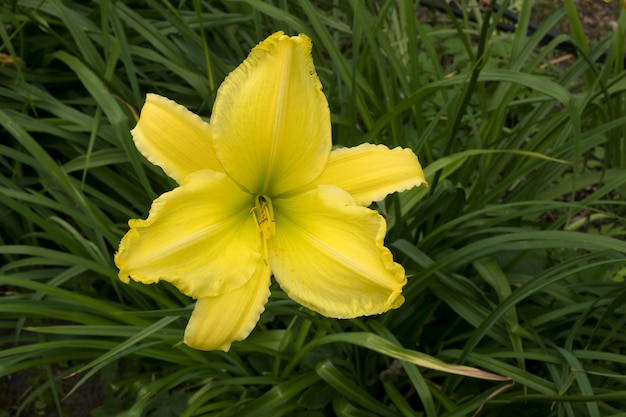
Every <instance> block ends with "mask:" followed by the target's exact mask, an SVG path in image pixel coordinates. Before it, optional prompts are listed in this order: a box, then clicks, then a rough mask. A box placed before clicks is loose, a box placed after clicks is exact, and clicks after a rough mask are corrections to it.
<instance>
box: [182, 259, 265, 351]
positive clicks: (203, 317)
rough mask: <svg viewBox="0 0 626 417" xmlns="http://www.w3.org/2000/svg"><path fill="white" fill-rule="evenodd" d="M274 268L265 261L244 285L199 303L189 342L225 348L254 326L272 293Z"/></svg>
mask: <svg viewBox="0 0 626 417" xmlns="http://www.w3.org/2000/svg"><path fill="white" fill-rule="evenodd" d="M269 288H270V269H269V266H268V265H267V264H266V263H265V262H260V263H259V264H258V269H257V271H256V272H255V273H254V275H253V276H252V278H250V279H249V280H248V282H246V283H245V284H244V285H242V286H241V287H239V288H237V289H236V290H233V291H231V292H228V293H225V294H222V295H219V296H217V297H203V298H199V299H198V301H197V302H196V307H195V308H194V310H193V313H192V314H191V318H190V319H189V324H187V328H186V329H185V339H184V340H185V344H186V345H188V346H189V347H192V348H194V349H201V350H223V351H225V352H228V350H229V349H230V344H231V343H232V342H234V341H236V340H243V339H245V338H246V337H248V335H249V334H250V332H251V331H252V330H253V329H254V326H255V325H256V323H257V321H259V317H260V316H261V313H263V311H264V310H265V303H267V299H268V298H269V296H270V289H269Z"/></svg>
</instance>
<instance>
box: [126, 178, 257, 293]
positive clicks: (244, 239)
mask: <svg viewBox="0 0 626 417" xmlns="http://www.w3.org/2000/svg"><path fill="white" fill-rule="evenodd" d="M253 203H254V200H253V199H252V197H251V196H250V195H249V194H246V193H244V192H243V191H241V189H239V188H238V187H237V186H236V185H235V184H234V183H233V181H232V180H231V179H230V178H229V177H228V176H227V175H225V174H223V173H219V172H214V171H197V172H195V173H193V174H190V175H188V176H187V177H185V180H184V181H183V183H182V184H181V186H180V187H178V188H176V189H174V190H173V191H170V192H168V193H165V194H163V195H161V196H160V197H159V198H157V199H156V200H155V201H154V202H153V203H152V208H151V209H150V215H149V216H148V219H147V220H130V221H129V222H128V224H129V226H130V230H129V231H128V233H127V234H126V236H124V238H123V239H122V241H121V243H120V248H119V252H118V253H117V254H116V255H115V263H116V265H117V267H118V268H119V269H120V272H119V277H120V279H121V280H122V281H124V282H128V279H129V278H132V279H133V280H135V281H139V282H143V283H144V284H151V283H154V282H158V281H159V280H164V281H168V282H171V283H172V284H173V285H174V286H176V287H177V288H178V289H179V290H180V291H181V292H183V293H185V294H187V295H189V296H191V297H194V298H202V297H207V296H216V295H219V294H223V293H225V292H229V291H232V290H234V289H236V288H239V287H241V286H242V285H243V284H245V283H246V282H247V281H248V280H249V279H250V277H251V276H252V275H253V274H254V272H255V271H256V269H257V267H258V264H259V263H263V262H264V261H263V260H262V258H261V253H260V251H261V238H260V236H259V231H258V226H257V224H256V223H255V221H254V219H253V217H252V216H251V215H250V208H251V207H252V205H253Z"/></svg>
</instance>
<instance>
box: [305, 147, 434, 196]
mask: <svg viewBox="0 0 626 417" xmlns="http://www.w3.org/2000/svg"><path fill="white" fill-rule="evenodd" d="M315 184H330V185H334V186H336V187H339V188H341V189H342V190H345V191H347V192H348V193H350V195H351V196H352V198H354V201H355V202H356V203H357V204H359V205H362V206H369V205H370V204H372V201H380V200H382V199H384V198H385V197H386V196H387V195H388V194H391V193H393V192H396V191H404V190H408V189H409V188H412V187H415V186H418V185H421V184H426V179H425V178H424V171H422V166H421V165H420V163H419V161H418V160H417V156H416V155H415V154H414V153H413V151H411V150H410V149H405V148H394V149H389V148H387V147H386V146H384V145H372V144H369V143H366V144H363V145H359V146H356V147H354V148H338V149H335V150H333V151H332V152H331V153H330V158H329V159H328V165H327V166H326V169H325V170H324V172H322V174H321V175H320V176H319V177H318V178H317V179H316V180H315Z"/></svg>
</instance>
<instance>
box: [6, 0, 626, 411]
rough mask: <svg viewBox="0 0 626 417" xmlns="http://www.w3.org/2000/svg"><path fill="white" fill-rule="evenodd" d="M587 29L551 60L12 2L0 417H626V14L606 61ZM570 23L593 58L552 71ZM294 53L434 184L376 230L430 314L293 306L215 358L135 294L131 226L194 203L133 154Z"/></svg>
mask: <svg viewBox="0 0 626 417" xmlns="http://www.w3.org/2000/svg"><path fill="white" fill-rule="evenodd" d="M476 3H477V2H474V1H468V2H467V4H466V6H467V7H466V10H468V11H469V10H477V9H476V8H475V6H476ZM502 3H503V4H504V5H506V2H502ZM517 3H520V2H517ZM366 4H367V5H366ZM519 7H520V9H519V12H520V21H521V22H525V21H528V20H529V19H530V16H531V12H532V10H531V2H522V5H521V6H519ZM575 7H577V6H576V5H575V4H574V2H573V1H566V2H565V8H564V10H563V11H559V12H557V13H556V14H554V15H552V16H550V17H549V18H547V19H546V21H545V23H544V24H543V25H542V26H541V29H540V31H539V32H537V33H535V34H534V35H532V36H531V37H527V36H526V35H525V31H524V30H518V31H517V32H516V33H513V34H503V33H499V32H497V31H495V30H494V28H495V24H496V22H497V20H498V19H499V18H500V16H499V15H498V14H497V13H490V12H488V11H487V10H486V9H481V10H482V11H483V14H482V18H481V19H480V20H479V22H478V23H472V22H470V21H469V19H467V18H454V17H453V16H450V17H449V18H448V19H447V20H442V23H439V24H437V25H431V24H428V23H426V22H420V21H419V20H417V19H416V18H415V16H416V6H415V5H414V2H413V1H395V0H387V1H383V0H380V1H373V2H359V1H353V2H343V1H337V2H331V1H328V2H310V1H307V0H277V1H274V2H264V1H258V0H244V1H212V2H208V1H201V0H194V1H187V2H168V1H157V0H142V1H139V0H137V1H129V2H122V1H117V2H113V1H109V0H101V1H98V2H96V1H80V2H79V1H76V0H73V1H72V0H68V1H61V0H18V1H8V2H4V3H2V4H1V5H0V21H1V22H2V25H0V53H2V54H5V55H3V56H4V57H5V58H6V59H5V60H6V61H7V62H6V63H5V65H2V66H0V291H1V292H2V298H0V344H1V345H2V350H0V377H2V379H0V391H1V392H8V393H9V395H7V396H3V397H2V399H1V400H0V416H5V415H6V416H9V415H10V416H13V415H16V416H34V415H58V416H75V415H79V414H77V413H82V414H80V415H91V416H93V417H101V416H119V417H122V416H127V417H130V416H150V417H168V416H172V417H173V416H184V417H191V416H237V417H239V416H247V415H250V416H265V415H267V416H283V415H284V416H301V417H318V416H333V415H337V416H357V415H358V416H390V417H395V416H406V417H408V416H427V417H434V416H447V417H452V416H459V417H460V416H468V415H472V414H474V413H475V412H477V411H478V410H480V413H479V415H480V416H484V417H488V416H501V415H520V416H542V417H543V416H559V417H560V416H567V417H574V416H581V415H585V416H591V417H596V416H616V417H617V416H624V411H623V410H625V409H626V401H625V400H624V398H626V378H624V374H625V373H626V355H624V352H626V336H624V328H625V325H626V310H625V308H624V305H625V301H626V284H625V280H626V242H625V240H626V117H625V116H624V115H625V114H626V73H625V72H624V71H623V70H624V68H623V66H624V60H623V54H624V52H625V51H624V41H623V39H624V36H626V12H622V15H621V17H620V20H619V25H618V27H617V28H616V30H615V33H614V34H613V35H611V36H609V37H607V39H606V40H605V41H604V42H601V43H599V44H597V45H595V46H594V47H590V46H589V45H586V44H584V42H585V41H584V36H582V34H581V33H580V30H581V29H580V25H579V22H577V21H576V19H577V17H576V16H577V15H576V14H575V13H574V12H575ZM565 20H568V21H569V23H570V26H571V27H572V28H574V32H573V34H572V39H573V40H574V41H575V43H577V45H578V46H579V48H580V57H579V58H577V59H575V60H570V61H568V62H567V64H566V65H563V64H561V65H556V64H551V61H550V60H551V59H553V58H554V57H555V56H557V55H558V52H557V51H556V42H553V43H552V44H550V45H548V46H546V47H539V40H540V38H541V36H542V35H543V34H544V33H546V32H547V31H549V30H551V29H552V28H553V27H554V26H555V25H557V23H559V22H563V21H565ZM443 22H445V23H443ZM277 30H284V31H286V32H287V33H289V34H296V33H299V32H303V33H306V34H307V35H309V36H310V37H311V38H312V40H313V44H314V51H313V54H314V59H315V63H316V66H317V70H318V73H319V76H320V78H321V80H322V83H323V85H324V91H325V93H326V95H327V97H328V100H329V104H330V109H331V112H332V121H333V139H334V142H335V144H338V145H345V146H352V145H355V144H358V143H362V142H375V143H384V144H387V145H389V146H404V147H410V148H412V149H413V150H414V151H415V152H416V153H417V154H418V155H419V157H420V160H421V161H422V164H423V165H424V167H425V171H426V174H427V179H428V181H429V183H430V187H429V188H418V189H414V190H410V191H408V192H405V193H403V194H400V195H392V196H390V197H388V198H387V200H385V201H384V202H381V203H378V205H377V208H378V209H379V210H380V211H381V212H382V213H384V215H385V216H386V217H387V219H388V223H389V232H388V235H387V244H388V246H389V247H391V248H392V250H393V252H394V256H395V259H396V260H397V261H399V262H400V263H402V264H403V265H404V267H405V268H406V270H407V273H408V275H409V283H408V285H407V286H406V287H405V292H404V293H405V297H406V302H405V304H404V305H403V306H402V307H401V308H399V309H397V310H393V311H390V312H388V313H386V314H384V315H381V316H377V317H367V318H362V319H354V320H334V319H327V318H324V317H321V316H319V315H317V314H315V313H312V312H311V311H309V310H307V309H305V308H303V307H300V306H298V305H297V304H296V303H294V302H292V301H291V300H289V299H288V298H287V297H286V296H285V294H284V293H283V292H282V291H281V290H280V288H279V287H278V286H273V287H272V298H271V300H270V302H269V304H268V305H267V310H266V312H265V313H264V314H263V316H262V317H261V321H260V322H259V325H258V326H257V328H256V329H255V330H254V332H253V333H252V335H251V336H250V337H249V338H248V339H247V340H245V341H242V342H238V343H235V344H234V345H233V348H232V349H231V352H230V353H228V354H226V353H222V352H200V351H195V350H192V349H189V348H188V347H186V346H185V345H183V344H182V334H183V330H184V327H185V324H186V319H187V318H188V317H189V315H190V313H191V300H189V299H188V298H186V297H185V296H182V295H181V294H180V293H179V292H178V291H177V290H176V289H175V288H173V287H171V286H169V285H167V284H158V285H152V286H145V285H139V284H131V285H125V284H123V283H121V282H120V281H119V280H118V279H117V271H116V269H115V266H114V264H113V260H112V256H113V253H114V251H115V250H116V248H117V245H118V243H119V240H120V238H121V236H122V235H123V234H124V233H125V232H126V230H127V224H126V222H127V220H128V219H129V218H145V217H146V215H147V212H148V208H149V206H150V203H151V201H152V200H153V199H154V198H155V197H156V196H157V195H158V194H160V193H162V192H164V191H166V190H169V189H171V188H172V187H174V186H175V184H174V183H173V181H172V180H170V179H168V178H167V177H166V176H165V175H164V174H163V172H162V171H161V170H160V169H158V168H156V167H154V166H152V165H151V164H150V163H149V162H147V161H146V160H145V159H144V158H143V157H142V156H141V155H140V154H139V153H138V151H137V150H136V148H135V147H134V144H133V143H132V140H131V137H130V133H129V131H130V129H131V128H132V127H133V126H134V123H135V117H136V114H137V113H138V112H139V110H140V108H141V106H142V103H143V100H144V95H145V93H146V92H157V93H159V94H162V95H165V96H167V97H169V98H171V99H174V100H176V101H178V102H180V103H182V104H184V105H185V106H187V107H189V108H190V109H192V110H193V111H195V112H197V113H199V114H201V115H202V116H204V117H206V118H209V117H210V111H211V107H212V103H213V100H214V98H215V93H216V90H217V87H218V86H219V84H220V83H221V80H222V79H223V78H224V76H225V75H226V74H227V73H228V72H229V71H231V70H232V69H233V68H234V67H235V66H237V65H238V64H239V63H240V62H241V61H242V60H243V59H244V58H245V56H246V55H247V53H248V51H249V50H250V49H251V48H252V47H253V46H254V45H255V44H256V43H258V42H259V41H261V40H262V39H264V38H265V37H266V36H267V35H269V34H271V33H272V32H274V31H277ZM566 38H567V37H566V35H563V37H562V38H561V39H566ZM602 53H606V54H607V61H606V62H605V63H604V64H600V63H597V62H596V58H597V57H598V56H599V55H601V54H602ZM11 60H12V61H13V64H12V63H11V62H10V61H11ZM421 354H428V355H431V356H433V357H436V358H438V359H439V360H442V361H445V362H447V363H450V364H465V365H468V366H474V367H478V368H481V369H484V370H487V371H490V372H493V373H497V374H500V375H503V376H506V377H509V378H511V379H512V381H514V383H513V384H512V383H509V382H497V381H484V380H478V379H474V378H470V377H464V376H459V375H452V374H446V373H443V372H441V371H435V370H429V369H427V368H424V367H420V366H417V365H416V364H415V363H416V361H417V358H420V357H421V356H420V355H421ZM94 390H95V391H97V392H98V393H99V394H98V396H95V395H93V394H91V395H90V394H89V393H90V392H92V393H93V392H94ZM93 398H99V400H90V399H93ZM79 407H82V408H79ZM76 410H80V411H76ZM3 411H4V414H2V412H3Z"/></svg>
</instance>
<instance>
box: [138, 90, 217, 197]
mask: <svg viewBox="0 0 626 417" xmlns="http://www.w3.org/2000/svg"><path fill="white" fill-rule="evenodd" d="M131 133H132V134H133V139H134V140H135V145H136V146H137V149H139V151H140V152H141V153H142V154H143V155H144V156H145V157H146V158H147V159H148V160H149V161H150V162H152V163H153V164H155V165H158V166H160V167H161V168H163V171H165V173H166V174H167V175H168V176H170V177H171V178H173V179H175V180H176V181H177V182H178V183H179V184H180V182H181V181H182V180H183V178H185V177H186V176H187V175H189V174H190V173H192V172H194V171H199V170H202V169H210V170H213V171H223V170H224V169H223V168H222V166H221V164H220V162H219V160H218V159H217V155H216V154H215V150H214V149H213V142H212V135H211V128H210V126H209V124H208V123H206V122H205V121H203V120H202V119H201V118H200V117H199V116H197V115H195V114H194V113H192V112H190V111H189V110H187V109H186V108H185V107H183V106H181V105H179V104H176V102H174V101H172V100H170V99H167V98H165V97H161V96H159V95H156V94H148V95H147V96H146V103H145V104H144V106H143V108H142V109H141V116H140V117H139V122H138V123H137V126H136V127H135V128H134V129H133V130H132V132H131Z"/></svg>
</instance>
